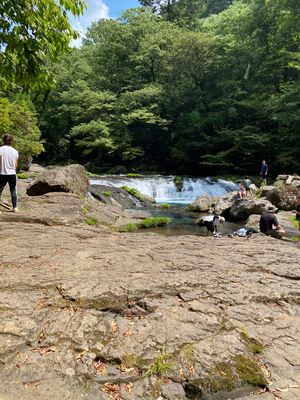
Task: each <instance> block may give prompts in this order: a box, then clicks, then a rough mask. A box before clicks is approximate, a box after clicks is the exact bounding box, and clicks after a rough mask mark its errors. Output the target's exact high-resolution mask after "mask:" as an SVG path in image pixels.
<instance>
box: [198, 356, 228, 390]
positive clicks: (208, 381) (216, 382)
mask: <svg viewBox="0 0 300 400" xmlns="http://www.w3.org/2000/svg"><path fill="white" fill-rule="evenodd" d="M200 385H201V388H202V389H203V391H204V392H206V393H217V392H221V391H226V392H230V391H232V390H233V389H234V388H235V377H234V373H233V370H232V367H231V366H230V364H227V363H225V362H220V363H217V364H216V365H215V366H214V368H212V369H211V370H210V371H209V376H208V377H207V378H203V379H201V380H200Z"/></svg>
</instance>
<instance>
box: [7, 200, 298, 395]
mask: <svg viewBox="0 0 300 400" xmlns="http://www.w3.org/2000/svg"><path fill="white" fill-rule="evenodd" d="M21 200H22V202H21V212H20V214H18V215H15V214H13V213H9V212H4V211H3V212H2V214H1V215H0V224H1V225H0V229H1V233H2V238H1V248H0V273H1V281H0V316H1V318H0V360H1V361H0V398H1V400H12V399H14V400H18V399H25V400H27V399H28V400H32V399H42V400H48V399H49V400H50V399H51V400H52V399H59V400H67V399H68V400H70V399H72V400H78V399H82V398H83V399H88V400H98V399H99V400H109V399H114V400H122V399H123V400H158V399H160V400H164V399H167V400H176V399H179V400H188V399H204V400H205V399H207V400H212V399H213V400H215V399H219V400H220V399H224V400H225V399H226V400H228V399H240V400H256V399H258V400H278V399H281V400H299V398H300V389H299V386H300V364H299V353H300V289H299V280H300V272H299V259H300V248H299V246H298V245H297V244H294V243H285V242H283V241H278V240H276V239H272V238H267V237H265V236H264V235H260V234H258V235H254V237H252V238H251V239H243V238H222V239H219V240H218V239H215V238H212V237H208V238H205V237H196V236H177V237H163V236H160V235H157V234H153V233H145V232H140V233H133V234H130V233H122V234H120V233H114V232H112V231H111V230H110V226H111V225H115V224H118V223H119V222H120V220H123V219H124V220H125V219H126V214H124V213H123V212H122V210H120V208H119V207H113V206H112V205H111V206H109V205H104V204H101V203H97V202H95V201H94V200H92V199H85V200H83V199H81V198H80V197H79V196H76V195H71V194H69V193H49V194H46V195H44V196H41V197H34V198H29V197H28V196H26V195H25V194H22V193H21ZM67 204H69V212H68V213H67ZM64 205H65V209H64ZM60 210H62V211H60ZM90 215H91V216H96V217H97V220H98V224H97V225H95V226H90V225H88V224H87V223H84V221H85V220H86V219H87V218H88V217H89V216H90ZM29 218H31V219H29ZM43 218H44V219H43ZM40 219H43V221H45V220H47V221H48V223H41V222H40ZM165 361H166V362H165ZM168 363H169V366H168ZM166 365H167V366H166ZM251 366H252V367H251ZM250 367H251V368H250ZM249 368H250V370H251V373H250V374H246V372H245V371H249ZM159 370H161V371H163V373H162V374H161V375H160V374H159V373H158V371H159ZM216 392H217V393H216Z"/></svg>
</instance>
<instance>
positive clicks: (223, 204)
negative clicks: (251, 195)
mask: <svg viewBox="0 0 300 400" xmlns="http://www.w3.org/2000/svg"><path fill="white" fill-rule="evenodd" d="M238 197H239V196H238V193H237V192H230V193H227V194H225V196H222V197H220V198H219V199H218V200H217V201H216V202H215V206H214V211H215V213H216V214H219V215H226V214H227V213H228V212H229V211H230V209H231V207H232V205H233V203H234V202H235V201H236V200H237V199H238Z"/></svg>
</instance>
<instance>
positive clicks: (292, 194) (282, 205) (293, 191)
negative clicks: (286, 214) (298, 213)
mask: <svg viewBox="0 0 300 400" xmlns="http://www.w3.org/2000/svg"><path fill="white" fill-rule="evenodd" d="M299 194H300V187H296V186H293V185H282V186H277V187H274V188H273V189H271V190H269V191H268V193H267V194H266V199H267V200H269V201H270V202H271V203H272V204H274V205H275V206H276V207H278V208H279V209H280V210H285V211H289V210H293V208H294V206H295V200H296V196H297V195H299Z"/></svg>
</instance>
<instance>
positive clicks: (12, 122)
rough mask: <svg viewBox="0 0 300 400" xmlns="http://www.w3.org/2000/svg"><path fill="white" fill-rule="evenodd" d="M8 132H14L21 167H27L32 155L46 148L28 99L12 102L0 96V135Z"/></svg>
mask: <svg viewBox="0 0 300 400" xmlns="http://www.w3.org/2000/svg"><path fill="white" fill-rule="evenodd" d="M7 133H8V134H10V133H13V134H14V139H15V143H14V147H15V148H16V149H17V150H18V151H19V153H20V156H19V163H18V164H19V168H20V169H23V168H25V169H26V167H28V163H29V162H30V161H31V159H32V156H36V155H39V154H40V153H41V152H42V151H43V150H44V147H43V143H42V141H41V139H40V137H41V132H40V130H39V128H38V127H37V119H36V115H35V112H34V110H33V106H32V104H31V102H30V101H29V100H28V99H27V101H26V100H25V99H24V98H23V99H17V100H16V101H14V102H11V101H9V100H8V99H7V98H1V97H0V137H1V138H2V136H4V135H5V134H7Z"/></svg>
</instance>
